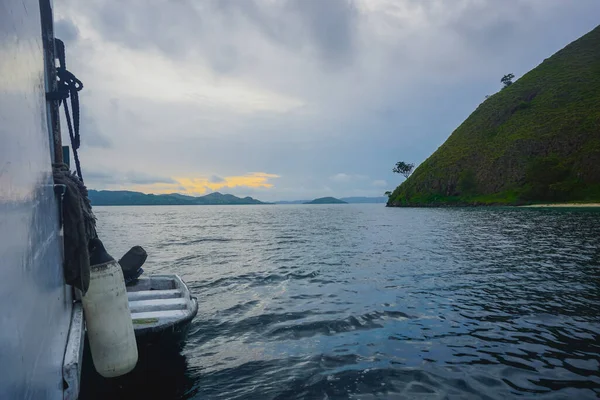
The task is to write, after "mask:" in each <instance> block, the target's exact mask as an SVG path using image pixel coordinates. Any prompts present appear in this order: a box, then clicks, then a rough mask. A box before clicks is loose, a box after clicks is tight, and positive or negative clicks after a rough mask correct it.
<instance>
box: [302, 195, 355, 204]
mask: <svg viewBox="0 0 600 400" xmlns="http://www.w3.org/2000/svg"><path fill="white" fill-rule="evenodd" d="M304 204H348V203H346V202H345V201H342V200H340V199H336V198H335V197H320V198H318V199H314V200H312V201H307V202H306V203H304Z"/></svg>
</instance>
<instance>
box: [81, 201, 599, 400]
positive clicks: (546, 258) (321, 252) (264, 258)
mask: <svg viewBox="0 0 600 400" xmlns="http://www.w3.org/2000/svg"><path fill="white" fill-rule="evenodd" d="M97 216H98V219H99V225H100V232H101V235H102V237H103V238H105V243H106V244H107V247H108V248H109V251H110V252H111V253H113V255H115V256H120V255H121V254H122V253H124V252H125V251H126V250H127V249H128V248H129V247H131V246H133V245H135V244H141V245H143V246H144V247H145V248H146V249H147V250H148V253H149V259H148V262H147V267H146V268H145V269H146V271H147V273H159V272H175V273H178V274H180V275H181V276H182V277H183V278H184V279H185V280H186V282H188V284H189V286H190V289H191V291H192V292H193V294H194V295H195V296H197V297H198V300H199V303H200V310H199V313H198V316H197V318H196V319H195V320H194V321H193V323H192V328H191V331H190V337H189V340H188V343H187V346H186V347H185V349H184V350H183V353H182V355H181V356H179V358H176V359H175V360H172V361H173V362H172V361H166V360H160V362H158V363H155V364H154V366H148V367H143V368H144V370H143V371H141V372H138V375H137V376H136V377H134V379H132V380H129V381H128V382H123V383H119V384H120V385H121V387H117V388H116V389H115V388H114V387H113V391H112V392H110V396H108V394H109V392H106V391H105V392H102V390H108V389H106V388H107V387H108V386H109V385H105V384H103V385H99V386H100V387H101V388H102V389H100V392H98V389H94V390H96V391H95V392H94V393H95V395H96V396H97V397H96V398H115V396H122V397H123V398H125V397H127V398H164V399H175V398H188V399H191V398H194V399H206V398H209V399H237V398H239V399H243V398H259V399H290V398H307V399H312V398H329V399H332V398H348V397H352V398H358V399H363V398H364V399H372V398H404V397H426V398H446V397H447V396H450V397H452V396H457V397H469V396H471V397H476V398H499V399H500V398H507V397H517V396H519V395H536V396H540V395H542V397H546V398H596V397H597V396H599V395H600V372H599V370H600V337H599V336H600V335H599V331H600V307H599V306H600V290H599V289H600V285H599V282H600V242H599V238H600V211H598V210H589V209H588V210H586V209H560V210H552V209H543V210H535V209H509V208H506V209H500V208H498V209H386V208H384V207H382V206H381V205H348V206H343V205H342V206H339V205H336V206H223V207H220V206H217V207H212V206H204V207H203V206H196V207H194V206H192V207H97ZM88 383H89V378H88ZM84 384H85V383H84ZM93 386H98V385H91V384H88V385H87V386H86V390H88V393H86V394H87V395H88V396H91V394H90V393H89V391H90V390H91V389H88V388H90V387H93ZM113 386H114V385H113ZM117 386H118V385H117ZM102 395H104V397H102ZM98 396H99V397H98ZM157 396H158V397H157ZM85 398H93V396H92V397H85Z"/></svg>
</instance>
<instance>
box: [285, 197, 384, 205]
mask: <svg viewBox="0 0 600 400" xmlns="http://www.w3.org/2000/svg"><path fill="white" fill-rule="evenodd" d="M339 200H342V201H343V202H346V203H350V204H358V203H378V204H385V203H386V202H387V200H388V198H387V197H386V196H381V197H341V198H340V199H339ZM311 201H314V200H290V201H286V200H283V201H276V202H275V204H307V203H310V202H311Z"/></svg>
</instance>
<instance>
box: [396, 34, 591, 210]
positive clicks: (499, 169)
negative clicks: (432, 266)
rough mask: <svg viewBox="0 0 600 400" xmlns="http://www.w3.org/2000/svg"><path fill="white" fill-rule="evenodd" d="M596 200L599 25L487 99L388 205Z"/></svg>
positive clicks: (403, 184)
mask: <svg viewBox="0 0 600 400" xmlns="http://www.w3.org/2000/svg"><path fill="white" fill-rule="evenodd" d="M599 200H600V27H597V28H596V29H594V30H593V31H591V32H590V33H588V34H587V35H585V36H583V37H582V38H580V39H578V40H576V41H575V42H573V43H571V44H569V45H568V46H566V47H565V48H564V49H562V50H560V51H559V52H558V53H556V54H555V55H553V56H552V57H550V58H548V59H546V60H544V62H542V63H541V64H540V65H539V66H538V67H536V68H534V69H533V70H531V71H530V72H528V73H527V74H525V75H524V76H523V77H522V78H520V79H519V80H518V81H516V82H515V83H513V84H512V85H511V86H509V87H507V88H505V89H503V90H501V91H500V92H498V93H496V94H494V95H493V96H490V97H489V98H488V99H487V100H486V101H484V102H483V103H482V104H481V105H479V107H477V109H476V110H475V111H474V112H473V113H472V114H471V115H470V116H469V118H467V119H466V120H465V121H464V122H463V123H462V124H461V125H460V126H459V127H458V128H457V129H456V130H455V131H454V132H453V133H452V135H451V136H450V137H449V138H448V140H446V142H445V143H444V144H443V145H442V146H440V148H439V149H438V150H437V151H436V152H435V153H433V154H432V155H431V156H430V157H429V158H428V159H427V160H426V161H424V162H423V163H422V164H421V165H420V166H419V167H418V168H417V169H416V170H415V171H414V173H413V174H412V175H411V176H410V177H409V178H408V179H407V180H406V181H405V182H404V183H402V184H401V185H400V186H399V187H398V188H396V190H395V191H394V192H393V193H392V195H391V196H390V198H389V201H388V206H438V205H439V206H442V205H479V204H524V203H535V202H563V201H599Z"/></svg>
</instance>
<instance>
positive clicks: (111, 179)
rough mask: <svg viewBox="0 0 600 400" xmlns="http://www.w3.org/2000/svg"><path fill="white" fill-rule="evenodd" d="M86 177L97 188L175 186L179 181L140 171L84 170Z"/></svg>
mask: <svg viewBox="0 0 600 400" xmlns="http://www.w3.org/2000/svg"><path fill="white" fill-rule="evenodd" d="M83 172H84V177H85V180H86V182H88V183H89V182H91V183H92V184H94V185H97V186H108V185H115V184H117V185H123V184H133V185H149V184H154V183H169V184H174V183H177V181H175V180H173V179H172V178H169V177H164V176H160V175H152V174H147V173H144V172H138V171H127V172H119V171H112V170H111V171H108V170H107V171H102V170H91V171H85V169H84V171H83Z"/></svg>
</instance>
